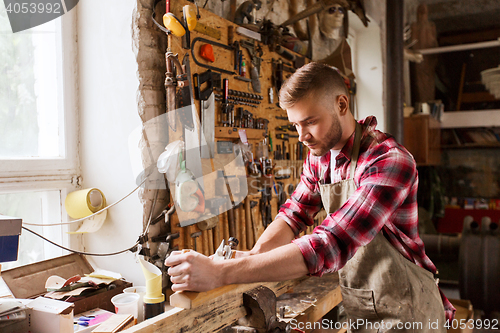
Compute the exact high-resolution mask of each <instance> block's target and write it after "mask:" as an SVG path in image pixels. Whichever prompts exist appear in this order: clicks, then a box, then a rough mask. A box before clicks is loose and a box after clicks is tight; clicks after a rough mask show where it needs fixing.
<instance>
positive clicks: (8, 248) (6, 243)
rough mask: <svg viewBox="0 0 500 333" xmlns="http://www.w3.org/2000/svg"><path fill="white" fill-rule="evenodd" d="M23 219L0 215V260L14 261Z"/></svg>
mask: <svg viewBox="0 0 500 333" xmlns="http://www.w3.org/2000/svg"><path fill="white" fill-rule="evenodd" d="M22 222H23V220H22V219H20V218H18V217H10V216H5V215H0V262H7V261H16V260H17V253H18V250H19V235H21V226H22Z"/></svg>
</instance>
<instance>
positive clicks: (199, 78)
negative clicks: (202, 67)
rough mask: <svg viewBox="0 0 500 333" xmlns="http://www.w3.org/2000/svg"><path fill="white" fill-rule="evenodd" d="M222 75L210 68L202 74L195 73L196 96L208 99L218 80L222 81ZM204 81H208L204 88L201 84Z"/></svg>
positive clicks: (200, 98)
mask: <svg viewBox="0 0 500 333" xmlns="http://www.w3.org/2000/svg"><path fill="white" fill-rule="evenodd" d="M220 76H221V75H220V74H219V73H214V72H212V71H211V70H210V69H209V70H207V71H206V72H204V73H201V74H198V73H195V74H193V86H194V97H196V98H197V99H199V100H207V99H208V97H209V96H210V94H211V93H212V92H213V91H214V89H215V88H216V84H217V82H220ZM204 83H206V87H205V89H203V90H202V89H201V86H202V85H203V84H204ZM219 84H220V83H219Z"/></svg>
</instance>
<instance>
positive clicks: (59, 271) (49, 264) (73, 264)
mask: <svg viewBox="0 0 500 333" xmlns="http://www.w3.org/2000/svg"><path fill="white" fill-rule="evenodd" d="M93 271H94V269H93V268H92V266H91V265H90V264H89V262H88V261H87V259H85V257H84V256H82V255H79V254H70V255H66V256H62V257H58V258H54V259H50V260H45V261H40V262H37V263H34V264H30V265H25V266H22V267H17V268H13V269H9V270H5V271H3V272H2V277H3V279H4V281H5V283H6V284H7V286H8V287H9V289H10V290H11V291H12V293H13V294H14V296H15V297H16V298H35V297H38V296H42V295H44V294H45V293H46V292H47V290H46V289H45V281H47V278H48V277H49V276H52V275H58V276H61V277H65V278H69V277H71V276H74V275H77V274H79V275H81V276H84V274H89V273H92V272H93ZM131 286H132V283H130V282H126V281H123V280H116V281H114V282H113V283H112V286H111V285H110V286H108V288H107V289H100V290H99V291H96V293H95V294H92V295H90V296H87V297H85V298H83V299H80V300H78V301H75V302H74V305H75V307H74V313H75V314H78V313H81V312H84V311H88V310H91V309H95V308H101V309H104V310H108V311H111V312H114V311H115V307H114V305H113V304H112V303H111V298H112V297H113V296H115V295H117V294H119V293H121V292H123V289H125V288H128V287H131Z"/></svg>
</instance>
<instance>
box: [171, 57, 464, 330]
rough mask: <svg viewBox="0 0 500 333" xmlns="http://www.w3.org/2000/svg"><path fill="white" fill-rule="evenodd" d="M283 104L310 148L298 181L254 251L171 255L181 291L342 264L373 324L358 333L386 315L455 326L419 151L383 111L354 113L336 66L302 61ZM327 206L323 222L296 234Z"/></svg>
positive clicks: (356, 302)
mask: <svg viewBox="0 0 500 333" xmlns="http://www.w3.org/2000/svg"><path fill="white" fill-rule="evenodd" d="M280 106H281V107H282V108H283V109H285V110H286V111H287V114H288V119H289V120H290V122H291V123H292V124H293V125H295V127H296V128H297V131H298V134H299V141H301V142H303V143H304V144H305V145H306V146H307V147H308V148H309V154H308V156H307V159H306V161H305V163H304V169H303V173H302V175H301V181H300V183H299V185H298V186H297V188H296V190H295V191H294V193H293V194H292V195H291V197H290V199H288V200H287V201H286V203H285V204H284V205H283V206H282V207H281V209H280V211H279V214H278V215H277V216H276V219H275V220H274V221H273V222H272V223H271V224H270V225H269V227H268V228H267V229H266V230H265V232H264V233H263V235H262V236H261V237H260V238H259V240H258V241H257V243H256V245H255V246H254V248H253V249H252V250H251V251H248V252H238V254H237V257H236V259H234V260H225V261H212V260H210V258H208V257H205V256H203V255H201V254H198V253H196V252H193V251H190V252H187V253H180V252H175V253H173V254H172V255H171V256H170V257H169V258H168V259H167V260H166V265H168V266H171V267H170V268H169V270H168V274H169V275H170V276H171V281H172V282H173V286H172V290H174V291H178V290H195V291H205V290H210V289H213V288H216V287H219V286H222V285H226V284H233V283H250V282H262V281H281V280H287V279H292V278H297V277H300V276H304V275H317V276H321V275H322V274H324V273H328V272H335V271H338V272H339V278H340V287H341V292H342V299H343V304H344V308H345V311H346V313H347V315H348V318H349V320H351V321H353V322H356V321H357V320H358V319H362V320H363V322H364V323H372V326H369V325H364V326H361V327H356V329H351V331H353V332H377V329H375V328H374V327H377V326H376V325H373V323H379V324H380V323H381V322H383V323H385V324H386V325H390V327H392V330H394V331H397V332H413V330H406V329H405V324H406V323H421V324H422V326H420V327H418V326H417V327H418V330H415V332H417V331H418V332H446V329H445V328H444V326H443V325H444V324H445V317H446V318H447V319H452V318H453V315H454V310H455V309H454V308H453V306H452V305H451V303H450V302H449V301H448V299H446V297H445V296H444V295H442V294H440V291H439V288H438V287H437V285H436V282H435V280H434V276H433V274H434V273H435V272H436V268H435V266H434V264H433V263H432V262H431V260H430V259H429V258H428V257H427V255H426V254H425V251H424V244H423V242H422V240H421V239H420V237H419V235H418V216H417V201H416V198H417V186H418V177H417V170H416V165H415V161H414V159H413V157H412V156H411V155H410V153H408V151H407V150H406V149H405V148H404V147H403V146H401V145H399V144H398V143H397V142H396V141H395V140H394V138H392V137H391V136H389V135H387V134H384V133H382V132H380V131H378V130H376V129H375V127H376V124H377V121H376V119H375V117H368V118H366V119H364V120H361V121H359V122H357V121H356V120H355V119H354V117H353V115H352V113H351V112H350V110H349V97H348V91H347V88H346V87H345V85H344V80H343V78H342V76H341V75H340V74H339V73H338V72H337V71H336V70H335V69H334V68H332V67H330V66H328V65H325V64H320V63H315V62H313V63H310V64H307V65H305V66H303V67H301V68H300V69H298V70H297V71H296V72H295V73H294V74H293V75H292V76H291V77H290V78H289V79H288V80H287V81H286V82H285V84H284V85H283V86H282V88H281V90H280ZM322 207H323V208H324V209H325V210H326V212H327V217H326V219H325V220H324V221H323V223H322V224H321V225H320V226H318V227H316V228H315V229H314V233H313V234H311V235H305V236H302V237H300V238H297V237H298V235H299V233H300V232H301V231H303V230H304V229H305V228H306V227H307V226H309V225H312V224H313V218H314V216H315V215H316V214H317V213H318V212H319V211H320V209H321V208H322ZM429 320H430V321H431V322H436V321H438V322H439V328H438V329H436V328H435V327H430V325H429V324H428V323H429ZM378 327H380V326H378ZM386 327H387V326H386ZM412 327H415V326H412ZM392 330H391V331H392Z"/></svg>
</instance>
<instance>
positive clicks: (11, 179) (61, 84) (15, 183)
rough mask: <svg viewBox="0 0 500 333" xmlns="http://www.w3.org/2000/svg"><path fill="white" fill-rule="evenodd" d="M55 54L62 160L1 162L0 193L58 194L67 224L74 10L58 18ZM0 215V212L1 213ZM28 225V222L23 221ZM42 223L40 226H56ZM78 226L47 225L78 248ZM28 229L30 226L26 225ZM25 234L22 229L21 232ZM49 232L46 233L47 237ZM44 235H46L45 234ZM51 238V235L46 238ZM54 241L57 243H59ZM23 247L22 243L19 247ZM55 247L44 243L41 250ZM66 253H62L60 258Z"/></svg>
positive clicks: (73, 159)
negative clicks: (45, 192)
mask: <svg viewBox="0 0 500 333" xmlns="http://www.w3.org/2000/svg"><path fill="white" fill-rule="evenodd" d="M56 20H58V22H55V23H56V34H57V35H56V38H57V40H56V48H57V50H56V52H57V56H58V57H60V58H59V59H60V62H59V63H58V65H57V85H58V91H59V93H58V94H59V96H58V101H57V103H58V104H59V105H60V106H61V108H60V111H59V112H60V114H61V113H62V116H63V119H64V123H63V125H64V126H63V127H64V128H63V134H62V135H63V141H64V144H63V146H64V150H63V152H64V157H63V158H12V159H0V193H2V194H5V193H19V192H30V191H32V192H35V191H59V193H60V207H59V209H60V211H61V218H60V222H61V223H67V222H69V221H70V219H69V217H68V215H67V214H66V210H65V209H64V198H65V197H66V196H67V194H68V193H70V192H72V191H74V190H75V189H77V188H78V187H79V186H80V185H81V176H80V175H81V169H80V160H79V135H80V133H79V129H80V126H79V98H78V80H79V76H78V44H77V10H76V9H75V10H71V11H69V12H67V13H66V14H64V15H62V16H60V17H59V18H57V19H56ZM0 213H1V212H0ZM23 222H29V221H23ZM58 222H59V221H48V220H47V221H45V220H43V222H42V223H47V224H51V223H58ZM78 226H79V224H69V225H68V224H62V225H61V226H50V227H49V226H47V227H43V228H55V229H58V230H55V232H57V233H61V237H62V240H61V239H59V238H60V237H57V238H58V239H59V241H61V244H60V245H62V246H65V247H69V248H75V249H78V248H80V247H81V246H80V244H79V243H81V239H82V238H81V236H79V235H70V234H68V233H67V232H69V231H75V230H76V229H77V228H78ZM26 227H27V228H30V229H31V227H30V226H29V225H26ZM27 232H28V231H26V230H23V231H22V233H27ZM50 233H52V232H49V234H50ZM44 235H45V233H44ZM48 238H50V236H49V237H48ZM59 241H57V242H59ZM20 246H22V244H20ZM52 246H54V245H52V244H49V243H48V242H45V241H44V247H45V248H46V247H52ZM67 253H68V252H67V251H65V250H62V255H65V254H67Z"/></svg>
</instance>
